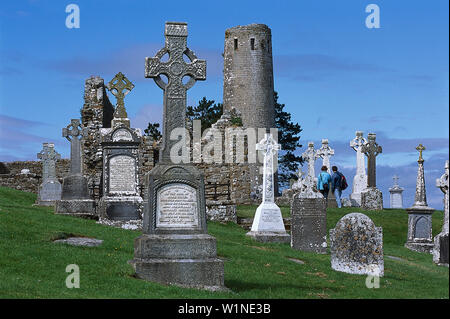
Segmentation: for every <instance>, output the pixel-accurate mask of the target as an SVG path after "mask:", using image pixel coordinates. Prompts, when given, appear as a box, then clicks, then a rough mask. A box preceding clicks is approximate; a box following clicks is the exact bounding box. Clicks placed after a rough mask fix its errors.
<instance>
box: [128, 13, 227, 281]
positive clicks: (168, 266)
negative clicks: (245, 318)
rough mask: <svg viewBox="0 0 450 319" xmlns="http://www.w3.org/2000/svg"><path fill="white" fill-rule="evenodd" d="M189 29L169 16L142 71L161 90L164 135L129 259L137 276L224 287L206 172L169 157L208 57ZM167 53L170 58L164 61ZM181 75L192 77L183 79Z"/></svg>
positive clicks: (183, 136)
mask: <svg viewBox="0 0 450 319" xmlns="http://www.w3.org/2000/svg"><path fill="white" fill-rule="evenodd" d="M187 35H188V32H187V24H186V23H179V22H167V23H166V26H165V37H166V42H165V47H164V48H162V49H161V50H159V51H158V53H156V56H155V57H153V58H146V62H145V77H147V78H153V79H154V80H155V82H156V84H157V85H158V86H159V87H160V88H161V89H162V90H163V91H164V113H163V141H162V147H161V150H160V161H159V162H158V163H157V164H156V166H155V167H154V168H153V169H152V170H151V171H150V172H149V173H148V174H147V175H146V178H145V179H146V184H147V185H146V186H147V188H148V194H147V196H146V203H145V208H144V225H143V230H142V231H143V235H142V236H140V237H138V238H136V240H135V250H134V259H133V260H132V261H131V264H132V265H133V267H134V269H135V270H136V275H137V276H138V277H139V278H142V279H146V280H149V281H156V282H160V283H165V284H175V285H179V286H187V287H199V288H205V289H222V288H224V266H223V261H222V260H220V259H218V258H217V251H216V239H215V238H214V237H212V236H210V235H208V231H207V225H206V213H205V185H204V176H203V174H202V173H201V172H200V171H199V170H198V169H197V168H196V167H195V166H194V165H193V164H192V163H186V162H183V161H182V162H181V163H178V164H175V163H173V161H172V156H171V149H172V148H174V149H178V146H177V145H176V143H181V145H186V143H185V135H184V134H181V142H180V141H178V140H172V139H170V137H171V133H172V132H176V131H174V130H175V129H177V130H181V131H182V133H183V132H185V128H186V127H185V126H186V91H187V90H188V89H190V88H191V87H192V86H193V85H194V84H195V82H196V81H197V80H205V79H206V61H204V60H198V59H197V57H196V56H195V54H194V53H193V52H192V51H191V50H189V49H188V48H187ZM166 53H168V54H169V59H168V61H167V62H162V61H161V58H162V57H163V56H164V55H165V54H166ZM183 54H185V55H186V56H187V57H188V58H189V60H190V62H185V61H184V59H183ZM161 74H164V75H166V76H167V77H168V83H164V82H163V80H162V79H161V76H160V75H161ZM184 76H189V77H190V80H189V82H188V83H187V84H183V82H182V79H183V77H184ZM175 153H177V152H175ZM173 157H174V158H175V157H176V154H173ZM187 158H188V159H189V156H187ZM174 160H175V159H174Z"/></svg>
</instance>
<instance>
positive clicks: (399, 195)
mask: <svg viewBox="0 0 450 319" xmlns="http://www.w3.org/2000/svg"><path fill="white" fill-rule="evenodd" d="M393 179H394V185H393V186H392V187H391V188H389V193H390V194H391V197H390V202H391V208H403V190H404V189H403V188H402V187H400V186H399V185H398V176H397V175H395V176H394V177H393Z"/></svg>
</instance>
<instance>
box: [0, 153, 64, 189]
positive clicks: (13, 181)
mask: <svg viewBox="0 0 450 319" xmlns="http://www.w3.org/2000/svg"><path fill="white" fill-rule="evenodd" d="M3 164H4V165H5V167H6V168H7V169H8V170H9V174H0V186H4V187H9V188H14V189H17V190H22V191H26V192H32V193H36V194H37V192H38V188H39V185H40V184H41V183H42V162H40V161H23V162H22V161H16V162H5V163H3ZM23 169H29V170H30V173H29V174H21V173H20V172H21V171H22V170H23ZM69 169H70V160H69V159H60V160H57V161H56V177H57V178H58V180H59V181H60V183H62V181H63V178H64V177H65V176H66V175H67V174H68V173H69Z"/></svg>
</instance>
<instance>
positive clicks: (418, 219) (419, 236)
mask: <svg viewBox="0 0 450 319" xmlns="http://www.w3.org/2000/svg"><path fill="white" fill-rule="evenodd" d="M416 150H418V151H419V160H418V161H417V163H418V164H419V168H418V171H417V181H416V195H415V199H414V205H413V206H412V207H409V208H407V209H406V212H407V213H408V238H407V241H406V244H405V247H406V248H408V249H411V250H414V251H418V252H426V253H431V252H432V250H433V240H432V239H433V234H432V227H431V226H432V220H431V214H433V212H434V209H433V208H431V207H428V204H427V194H426V190H425V172H424V168H423V163H424V162H425V160H424V159H423V157H422V152H423V151H424V150H425V147H424V146H423V145H422V144H419V146H417V147H416Z"/></svg>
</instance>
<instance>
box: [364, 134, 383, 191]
mask: <svg viewBox="0 0 450 319" xmlns="http://www.w3.org/2000/svg"><path fill="white" fill-rule="evenodd" d="M376 137H377V135H376V134H375V133H369V134H368V135H367V140H368V141H367V142H366V144H364V145H363V146H362V147H361V152H363V153H364V154H365V155H366V156H367V187H376V186H377V160H376V158H377V156H378V154H380V153H381V152H382V151H383V149H382V148H381V146H379V145H378V143H377V142H376V141H375V140H376Z"/></svg>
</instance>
